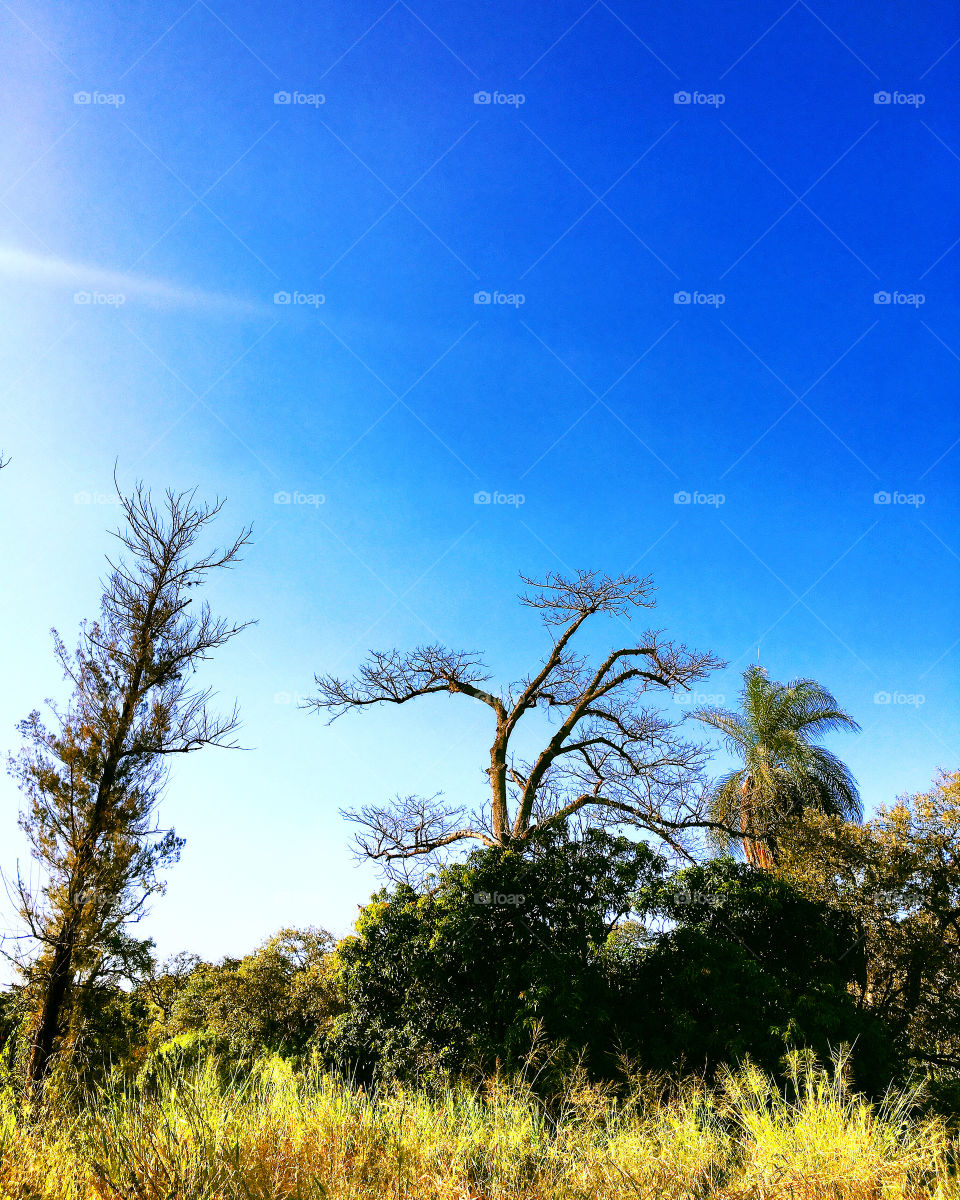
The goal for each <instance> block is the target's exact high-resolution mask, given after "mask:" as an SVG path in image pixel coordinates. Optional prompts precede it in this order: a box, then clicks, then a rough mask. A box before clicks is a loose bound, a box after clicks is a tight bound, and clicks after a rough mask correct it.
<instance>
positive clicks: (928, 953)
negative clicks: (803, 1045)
mask: <svg viewBox="0 0 960 1200" xmlns="http://www.w3.org/2000/svg"><path fill="white" fill-rule="evenodd" d="M780 870H781V872H782V874H783V876H784V877H785V878H787V879H790V880H792V881H793V882H794V883H795V884H796V886H798V887H800V888H802V889H803V890H804V891H806V892H807V894H809V895H811V896H814V897H817V898H818V899H820V900H823V901H826V902H827V903H829V904H831V905H832V906H833V907H834V908H836V909H837V910H839V911H842V912H844V913H846V914H848V916H849V917H850V919H852V920H853V921H854V923H855V924H856V926H857V928H858V930H859V932H860V936H861V938H862V941H863V946H864V957H863V965H862V970H861V972H860V973H859V975H858V977H857V979H856V990H857V996H858V999H859V1002H860V1004H861V1005H862V1006H863V1007H864V1008H866V1009H869V1010H870V1011H871V1012H875V1013H877V1014H878V1015H879V1016H881V1017H882V1018H883V1020H884V1021H885V1022H886V1024H887V1025H888V1026H889V1028H890V1029H891V1031H892V1033H893V1035H894V1036H895V1038H896V1039H897V1043H898V1046H899V1048H900V1053H901V1054H902V1055H903V1056H904V1057H907V1058H909V1059H910V1060H911V1061H912V1062H914V1063H915V1064H916V1065H917V1066H918V1067H920V1068H921V1069H923V1070H926V1071H930V1072H932V1073H935V1074H937V1075H939V1076H940V1077H941V1089H942V1087H943V1083H944V1082H945V1081H947V1080H951V1079H952V1080H954V1081H956V1080H960V772H953V773H946V772H943V773H941V774H940V776H939V777H938V778H937V780H936V781H935V783H934V786H933V787H932V788H931V790H930V791H929V792H926V793H922V794H920V795H916V796H908V797H902V798H901V799H900V800H898V802H897V803H896V804H895V805H893V806H892V807H890V808H884V809H880V810H879V812H878V813H877V814H876V816H875V817H873V818H872V819H871V820H870V821H868V822H866V824H864V825H857V824H854V823H851V822H845V821H842V820H840V819H839V818H838V817H830V816H825V815H823V814H818V813H815V812H810V813H807V814H806V815H805V818H804V821H803V822H802V823H801V824H799V825H798V826H797V827H796V828H795V829H794V830H793V832H792V834H791V836H790V838H789V840H787V841H785V843H784V853H783V861H782V864H781V867H780ZM955 1091H956V1086H955ZM957 1100H960V1091H958V1092H957V1094H956V1095H955V1096H954V1110H955V1111H960V1105H957V1104H956V1101H957Z"/></svg>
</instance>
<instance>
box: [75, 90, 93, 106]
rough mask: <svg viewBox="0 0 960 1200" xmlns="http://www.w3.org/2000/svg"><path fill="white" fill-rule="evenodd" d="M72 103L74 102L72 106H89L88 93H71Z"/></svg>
mask: <svg viewBox="0 0 960 1200" xmlns="http://www.w3.org/2000/svg"><path fill="white" fill-rule="evenodd" d="M73 102H74V104H89V103H90V93H89V92H74V93H73Z"/></svg>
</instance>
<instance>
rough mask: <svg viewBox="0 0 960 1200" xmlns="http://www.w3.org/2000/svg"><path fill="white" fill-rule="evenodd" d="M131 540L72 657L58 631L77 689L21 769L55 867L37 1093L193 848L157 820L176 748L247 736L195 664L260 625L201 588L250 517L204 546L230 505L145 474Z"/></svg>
mask: <svg viewBox="0 0 960 1200" xmlns="http://www.w3.org/2000/svg"><path fill="white" fill-rule="evenodd" d="M120 503H121V506H122V511H123V515H124V517H125V526H124V527H121V529H120V530H118V532H117V534H116V537H117V538H118V540H119V542H120V547H121V549H120V553H119V555H118V556H117V558H116V560H115V561H114V560H111V559H108V565H109V568H110V573H109V576H108V578H107V580H106V582H105V584H104V589H103V597H102V600H101V604H100V616H99V618H98V619H97V620H96V621H94V622H90V623H86V622H85V623H84V624H83V625H82V626H81V631H80V637H79V643H78V646H77V649H76V650H75V651H74V652H73V653H72V654H71V653H70V652H69V651H68V650H67V648H66V647H65V645H64V643H63V641H62V640H61V639H60V637H59V636H58V635H57V634H56V631H54V639H55V649H56V655H57V658H58V660H59V662H60V664H61V666H62V667H63V671H64V675H65V677H66V678H67V679H68V680H69V681H70V683H71V684H72V694H71V697H70V700H69V703H68V705H67V706H66V708H65V709H62V710H61V709H58V708H57V707H56V706H53V705H51V709H52V712H53V716H54V722H53V728H52V729H47V728H46V726H45V725H44V724H43V722H42V721H41V717H40V713H39V712H37V711H34V712H33V713H31V714H30V716H29V717H28V718H27V719H26V720H25V721H24V722H22V724H21V727H20V728H21V733H22V735H23V739H24V745H23V748H22V750H21V752H20V754H19V756H18V757H17V758H12V759H11V770H12V772H13V774H14V775H15V776H16V777H17V778H18V781H19V783H20V785H21V787H22V789H23V791H24V793H25V796H26V804H25V806H24V809H23V811H22V813H21V818H20V824H21V827H22V829H23V831H24V833H25V834H26V837H27V839H28V842H29V844H30V848H31V852H32V855H33V858H34V859H35V860H36V863H37V864H38V867H39V874H40V881H39V883H38V884H36V885H33V884H31V883H30V882H28V881H26V880H24V878H23V876H22V874H20V873H19V872H18V877H17V882H16V889H17V895H18V900H19V908H20V912H21V916H22V918H23V920H24V923H25V930H26V932H25V934H24V939H23V942H22V943H21V946H25V948H24V949H21V951H20V952H19V953H18V959H19V962H20V965H21V969H22V971H23V974H24V977H25V981H26V988H27V993H28V995H29V997H30V1001H31V1005H32V1014H33V1015H32V1028H31V1032H30V1047H29V1054H28V1059H27V1065H26V1090H27V1094H28V1095H29V1096H30V1097H31V1098H32V1099H39V1098H40V1097H42V1095H43V1091H44V1086H45V1082H46V1080H47V1078H48V1076H49V1074H50V1071H51V1067H52V1065H53V1063H54V1061H55V1056H56V1055H57V1054H58V1053H59V1052H60V1051H63V1052H64V1053H66V1052H67V1051H68V1049H69V1046H70V1033H71V1030H70V1021H71V1017H70V1013H71V1004H72V1001H73V1000H74V999H76V997H77V994H78V989H80V988H82V987H83V985H84V982H85V981H90V980H92V979H95V978H96V977H97V976H98V974H99V973H100V972H101V971H102V969H103V964H104V961H105V960H106V959H108V958H109V957H110V956H111V955H113V956H114V957H116V955H117V954H118V953H120V954H122V953H123V944H124V938H125V930H126V928H127V927H128V924H129V923H130V922H131V921H134V920H136V919H137V918H138V917H139V916H140V915H142V913H143V911H144V906H145V904H146V901H147V899H148V897H149V896H150V895H152V894H155V893H156V892H158V891H162V890H163V884H162V883H161V882H160V880H159V878H158V875H157V872H158V870H159V869H160V868H162V867H164V866H167V865H169V864H170V863H171V862H173V861H175V860H176V858H177V856H178V854H179V849H180V846H181V844H182V843H181V840H180V839H178V838H177V837H176V835H175V833H174V832H173V830H167V831H163V830H160V829H158V828H157V823H156V810H157V804H158V801H159V799H160V796H161V793H162V790H163V785H164V782H165V779H166V774H167V770H166V768H167V763H168V761H169V759H170V756H171V755H175V754H188V753H190V752H191V751H194V750H198V749H200V748H201V747H203V746H235V745H236V742H235V741H234V740H233V734H234V732H235V731H236V729H237V728H238V724H239V721H238V713H237V709H236V706H234V708H233V711H232V712H231V713H230V714H229V715H227V716H217V715H215V714H213V713H211V711H210V709H209V706H208V705H209V700H210V697H211V692H210V690H209V689H198V688H195V687H194V686H193V675H194V673H195V671H196V670H197V668H198V666H199V665H200V663H201V662H202V661H203V660H205V659H207V658H209V657H210V655H211V653H212V652H213V651H214V650H216V649H218V648H219V647H221V646H223V645H225V643H227V642H228V641H230V639H231V638H233V637H235V636H236V635H237V634H238V633H239V632H240V631H241V630H242V629H244V628H245V627H246V624H249V622H247V623H245V624H239V625H238V624H231V623H229V622H228V621H226V620H223V619H221V618H215V617H214V616H213V615H212V613H211V611H210V607H209V605H208V604H207V603H206V602H203V603H196V602H195V601H194V598H193V595H192V592H193V590H194V589H195V588H197V587H199V586H200V585H201V584H202V583H203V582H204V581H205V580H206V579H207V578H208V577H209V576H210V574H211V573H212V572H214V571H216V570H218V569H219V568H224V567H230V566H232V565H233V564H234V563H236V562H237V561H238V559H239V556H240V552H241V549H242V548H243V547H244V546H245V545H246V544H247V543H248V541H249V539H250V530H249V529H244V530H242V531H241V533H240V534H239V536H238V537H237V538H236V539H235V540H234V541H233V542H231V543H230V544H229V545H227V546H226V547H225V548H222V549H215V550H213V551H210V552H208V553H201V552H199V551H198V549H197V547H196V543H197V541H198V539H199V538H200V537H201V535H202V534H204V533H205V532H206V530H207V527H208V526H209V525H210V523H211V522H212V521H213V520H214V518H215V517H216V516H217V514H218V513H219V512H220V510H221V507H222V502H217V503H215V504H213V505H208V504H203V503H198V502H197V501H196V499H195V492H183V493H175V492H172V491H167V492H166V494H165V497H164V501H163V503H161V504H160V505H159V506H156V505H155V504H154V502H153V500H152V498H151V495H150V493H149V491H147V490H146V489H145V488H144V487H143V485H138V486H137V487H136V488H135V489H134V490H133V492H132V493H131V494H130V495H129V496H124V495H122V494H121V495H120Z"/></svg>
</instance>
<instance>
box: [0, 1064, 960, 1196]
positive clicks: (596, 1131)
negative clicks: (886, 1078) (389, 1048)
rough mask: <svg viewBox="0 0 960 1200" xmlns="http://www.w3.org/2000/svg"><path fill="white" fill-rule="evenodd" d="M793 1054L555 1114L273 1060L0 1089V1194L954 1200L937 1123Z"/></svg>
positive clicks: (569, 1099)
mask: <svg viewBox="0 0 960 1200" xmlns="http://www.w3.org/2000/svg"><path fill="white" fill-rule="evenodd" d="M845 1068H846V1063H845V1061H844V1060H843V1058H839V1059H838V1060H837V1061H836V1062H835V1063H834V1064H833V1066H832V1068H831V1069H829V1070H824V1069H821V1068H819V1067H817V1065H816V1064H814V1063H812V1062H810V1061H809V1060H805V1059H803V1058H801V1057H795V1058H794V1059H793V1060H792V1061H791V1064H790V1072H789V1080H788V1085H787V1088H786V1090H781V1089H780V1088H779V1087H778V1085H777V1084H776V1083H775V1082H774V1081H773V1080H771V1079H770V1078H768V1077H767V1076H765V1075H764V1074H763V1073H762V1072H760V1071H757V1070H756V1069H753V1068H750V1067H746V1068H744V1069H741V1070H739V1071H736V1072H733V1071H731V1072H729V1073H728V1075H727V1076H726V1078H725V1079H724V1080H722V1081H721V1083H720V1084H719V1085H718V1086H717V1087H715V1088H706V1087H704V1086H703V1085H702V1084H700V1083H697V1082H696V1081H687V1082H685V1083H682V1084H681V1085H679V1086H678V1087H676V1088H674V1089H672V1090H671V1091H670V1092H669V1093H667V1092H665V1091H660V1092H658V1091H657V1090H656V1089H650V1088H648V1089H645V1090H638V1091H636V1092H635V1093H634V1094H633V1095H631V1096H630V1097H629V1099H628V1100H627V1101H626V1102H622V1101H621V1102H619V1103H618V1102H615V1101H614V1100H613V1099H611V1098H610V1097H609V1096H607V1095H605V1094H604V1092H603V1091H602V1090H600V1089H597V1088H594V1087H591V1086H590V1085H589V1084H586V1083H585V1082H584V1081H583V1080H582V1079H581V1080H574V1081H573V1082H572V1084H571V1086H570V1088H569V1089H568V1093H567V1095H566V1097H565V1099H564V1101H563V1104H562V1105H561V1109H560V1112H559V1115H555V1116H554V1117H553V1118H551V1117H548V1116H547V1115H546V1113H545V1112H544V1110H543V1109H542V1107H541V1106H540V1105H539V1104H538V1102H537V1100H536V1098H535V1097H534V1096H533V1094H532V1092H531V1091H530V1089H529V1087H527V1086H526V1085H525V1084H524V1083H522V1082H514V1083H511V1084H507V1083H505V1082H503V1081H498V1080H494V1081H491V1082H490V1083H488V1084H487V1085H486V1086H485V1087H483V1088H479V1089H477V1090H474V1091H471V1090H469V1089H466V1088H462V1089H450V1090H447V1091H446V1092H444V1093H442V1094H440V1095H438V1096H435V1097H430V1096H428V1095H427V1094H425V1093H422V1092H415V1091H402V1090H396V1091H394V1092H391V1093H390V1094H386V1095H380V1096H370V1095H367V1094H365V1093H364V1092H363V1090H362V1089H359V1088H354V1087H351V1086H349V1085H347V1084H345V1083H343V1082H342V1081H339V1080H337V1079H336V1078H334V1077H331V1076H329V1075H324V1074H322V1073H320V1072H312V1073H311V1072H307V1073H305V1074H302V1075H297V1074H295V1073H294V1072H293V1071H292V1070H291V1068H290V1067H289V1066H288V1065H287V1064H285V1063H284V1062H282V1061H281V1060H279V1059H267V1060H264V1061H262V1062H261V1063H259V1064H258V1065H257V1066H256V1067H255V1068H254V1069H253V1070H252V1071H251V1072H250V1073H248V1074H246V1075H244V1076H243V1077H242V1078H240V1077H238V1078H234V1079H232V1080H228V1081H226V1082H225V1081H224V1080H223V1079H222V1077H221V1075H220V1074H219V1072H218V1070H217V1065H216V1064H215V1063H213V1062H210V1063H208V1064H206V1065H205V1066H203V1067H200V1068H196V1069H193V1070H191V1071H189V1072H186V1073H182V1074H179V1075H178V1074H176V1073H174V1072H172V1071H170V1072H168V1073H167V1075H166V1077H165V1078H162V1079H161V1080H159V1081H154V1082H153V1083H150V1084H147V1083H144V1084H142V1085H134V1086H130V1085H128V1086H123V1085H120V1084H115V1085H112V1086H109V1087H105V1088H103V1089H101V1090H99V1091H98V1092H97V1093H96V1094H95V1095H93V1096H92V1097H90V1098H89V1101H88V1103H87V1104H86V1105H85V1106H84V1107H82V1108H81V1109H80V1110H79V1112H77V1113H74V1114H72V1115H67V1114H66V1113H65V1112H64V1113H61V1115H59V1116H53V1117H51V1118H50V1119H48V1120H46V1121H43V1122H37V1121H33V1122H28V1121H26V1120H25V1119H24V1118H23V1117H22V1116H21V1115H20V1114H19V1112H18V1110H17V1108H16V1105H15V1102H14V1100H13V1098H12V1097H11V1096H9V1095H7V1096H3V1097H0V1197H2V1198H3V1200H92V1198H94V1197H97V1198H99V1200H117V1198H121V1197H122V1198H123V1200H321V1198H323V1200H374V1198H376V1200H385V1198H388V1197H389V1198H395V1200H587V1198H588V1197H598V1198H600V1197H602V1198H604V1200H606V1198H609V1200H621V1198H622V1200H626V1198H628V1197H630V1198H631V1200H636V1198H637V1197H641V1198H644V1200H645V1198H647V1197H649V1198H651V1200H653V1198H654V1197H656V1198H657V1200H660V1198H664V1200H693V1198H704V1200H706V1198H707V1197H717V1198H718V1200H719V1198H721V1197H722V1198H724V1200H734V1198H736V1200H747V1198H748V1197H751V1198H752V1197H757V1198H764V1200H777V1198H780V1197H783V1198H784V1200H786V1198H788V1197H789V1198H790V1200H814V1198H816V1200H820V1198H824V1200H825V1198H827V1197H829V1198H831V1200H886V1198H888V1197H890V1198H892V1197H910V1198H911V1200H913V1198H916V1200H920V1198H921V1197H922V1198H934V1197H936V1198H938V1200H939V1198H944V1200H946V1198H947V1197H960V1183H958V1181H957V1179H956V1177H955V1176H953V1175H952V1174H951V1173H950V1169H949V1161H950V1155H951V1154H952V1153H953V1152H955V1149H956V1148H955V1147H954V1146H952V1145H951V1142H950V1139H949V1137H948V1134H947V1131H946V1130H945V1128H944V1126H943V1124H942V1123H941V1122H940V1121H939V1120H937V1119H934V1118H918V1117H916V1116H914V1115H912V1114H913V1113H914V1112H915V1111H916V1109H915V1105H914V1099H915V1097H913V1096H912V1095H911V1094H910V1093H900V1094H898V1095H891V1096H888V1098H887V1099H886V1101H885V1102H884V1103H883V1104H881V1105H879V1106H876V1107H871V1106H870V1105H869V1104H867V1103H866V1102H865V1101H863V1100H861V1099H860V1098H858V1097H856V1096H854V1095H852V1094H851V1092H850V1091H849V1089H848V1087H847V1083H846V1078H845Z"/></svg>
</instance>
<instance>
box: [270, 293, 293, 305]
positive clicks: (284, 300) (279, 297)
mask: <svg viewBox="0 0 960 1200" xmlns="http://www.w3.org/2000/svg"><path fill="white" fill-rule="evenodd" d="M273 302H274V304H289V303H290V293H289V292H274V293H273Z"/></svg>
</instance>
